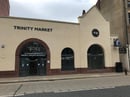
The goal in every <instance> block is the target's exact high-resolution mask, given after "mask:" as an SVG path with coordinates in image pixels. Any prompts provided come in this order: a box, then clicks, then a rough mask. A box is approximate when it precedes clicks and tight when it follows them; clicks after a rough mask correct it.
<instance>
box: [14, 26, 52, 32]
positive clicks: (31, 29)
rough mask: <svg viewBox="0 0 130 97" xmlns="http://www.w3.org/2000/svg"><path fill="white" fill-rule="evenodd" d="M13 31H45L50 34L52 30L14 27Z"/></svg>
mask: <svg viewBox="0 0 130 97" xmlns="http://www.w3.org/2000/svg"><path fill="white" fill-rule="evenodd" d="M14 29H15V30H25V31H45V32H52V28H40V27H29V26H14Z"/></svg>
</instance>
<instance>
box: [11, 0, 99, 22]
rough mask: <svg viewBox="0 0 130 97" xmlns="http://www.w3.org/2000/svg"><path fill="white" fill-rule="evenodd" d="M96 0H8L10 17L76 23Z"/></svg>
mask: <svg viewBox="0 0 130 97" xmlns="http://www.w3.org/2000/svg"><path fill="white" fill-rule="evenodd" d="M96 2H97V0H10V16H15V17H25V18H34V19H44V20H58V21H65V22H78V19H77V18H78V17H79V16H81V14H82V11H83V10H86V12H87V11H88V10H89V9H90V8H91V7H92V6H93V5H95V4H96Z"/></svg>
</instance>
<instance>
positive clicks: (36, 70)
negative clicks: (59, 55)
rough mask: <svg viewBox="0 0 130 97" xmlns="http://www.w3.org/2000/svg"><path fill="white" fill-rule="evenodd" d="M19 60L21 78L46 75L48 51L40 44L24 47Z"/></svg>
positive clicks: (28, 44) (34, 42) (30, 44)
mask: <svg viewBox="0 0 130 97" xmlns="http://www.w3.org/2000/svg"><path fill="white" fill-rule="evenodd" d="M19 59H20V64H19V76H36V75H46V63H47V51H46V48H45V47H44V46H43V45H41V44H40V43H39V42H37V41H31V42H28V43H26V44H25V45H23V47H22V49H21V52H20V55H19Z"/></svg>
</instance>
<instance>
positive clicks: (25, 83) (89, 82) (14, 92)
mask: <svg viewBox="0 0 130 97" xmlns="http://www.w3.org/2000/svg"><path fill="white" fill-rule="evenodd" d="M129 75H130V72H129V73H128V75H127V76H126V75H125V74H124V73H115V72H112V73H90V74H69V75H53V76H28V77H15V78H0V97H16V96H21V95H25V94H33V93H49V92H51V93H52V92H67V91H80V90H91V89H99V88H111V87H114V86H124V85H130V81H129V80H130V76H129ZM103 77H104V78H103ZM103 83H104V84H103Z"/></svg>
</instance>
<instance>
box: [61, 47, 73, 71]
mask: <svg viewBox="0 0 130 97" xmlns="http://www.w3.org/2000/svg"><path fill="white" fill-rule="evenodd" d="M61 57H62V58H61V65H62V66H61V70H62V71H66V70H74V52H73V50H72V49H71V48H65V49H63V51H62V53H61Z"/></svg>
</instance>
